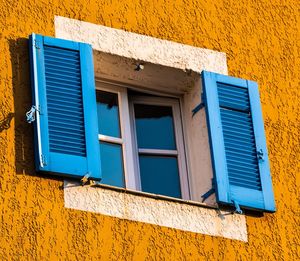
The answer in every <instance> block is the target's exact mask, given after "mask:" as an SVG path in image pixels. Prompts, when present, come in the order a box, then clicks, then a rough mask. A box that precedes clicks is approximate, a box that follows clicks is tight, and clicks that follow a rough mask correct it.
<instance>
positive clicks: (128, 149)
mask: <svg viewBox="0 0 300 261" xmlns="http://www.w3.org/2000/svg"><path fill="white" fill-rule="evenodd" d="M96 89H97V90H103V91H107V92H113V93H116V94H117V95H118V102H119V115H120V128H121V137H122V138H115V137H111V136H106V135H101V134H99V135H98V137H99V139H100V140H102V141H107V142H112V143H117V144H122V153H123V164H124V172H125V173H124V176H125V184H126V188H128V189H133V190H135V189H136V188H137V185H136V178H135V173H134V165H133V164H134V163H133V159H132V157H133V151H132V138H131V126H130V119H129V108H128V97H127V90H126V88H124V87H121V86H115V85H113V84H111V83H108V82H105V81H101V80H99V79H96Z"/></svg>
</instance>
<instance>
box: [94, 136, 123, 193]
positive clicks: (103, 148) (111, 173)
mask: <svg viewBox="0 0 300 261" xmlns="http://www.w3.org/2000/svg"><path fill="white" fill-rule="evenodd" d="M100 154H101V168H102V180H101V183H103V184H107V185H111V186H116V187H122V188H124V187H125V185H124V169H123V156H122V146H121V145H119V144H112V143H107V142H102V141H101V142H100Z"/></svg>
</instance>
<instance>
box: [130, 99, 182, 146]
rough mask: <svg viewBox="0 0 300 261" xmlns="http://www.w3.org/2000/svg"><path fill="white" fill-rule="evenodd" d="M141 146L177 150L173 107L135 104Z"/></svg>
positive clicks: (137, 130) (137, 131)
mask: <svg viewBox="0 0 300 261" xmlns="http://www.w3.org/2000/svg"><path fill="white" fill-rule="evenodd" d="M134 111H135V125H136V134H137V143H138V147H139V148H147V149H165V150H175V149H176V143H175V134H174V123H173V114H172V107H167V106H156V105H145V104H135V105H134Z"/></svg>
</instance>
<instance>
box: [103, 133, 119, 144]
mask: <svg viewBox="0 0 300 261" xmlns="http://www.w3.org/2000/svg"><path fill="white" fill-rule="evenodd" d="M98 139H99V140H101V141H106V142H111V143H117V144H123V140H122V139H121V138H116V137H112V136H107V135H103V134H98Z"/></svg>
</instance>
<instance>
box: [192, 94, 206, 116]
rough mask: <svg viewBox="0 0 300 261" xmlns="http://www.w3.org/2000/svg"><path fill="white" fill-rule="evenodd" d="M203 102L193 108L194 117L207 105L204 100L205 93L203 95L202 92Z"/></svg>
mask: <svg viewBox="0 0 300 261" xmlns="http://www.w3.org/2000/svg"><path fill="white" fill-rule="evenodd" d="M201 101H202V102H201V103H200V104H198V105H197V106H196V107H195V108H194V109H193V110H192V117H194V116H195V114H196V113H197V112H198V111H200V110H201V109H202V108H204V106H205V102H204V95H203V93H202V94H201Z"/></svg>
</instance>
